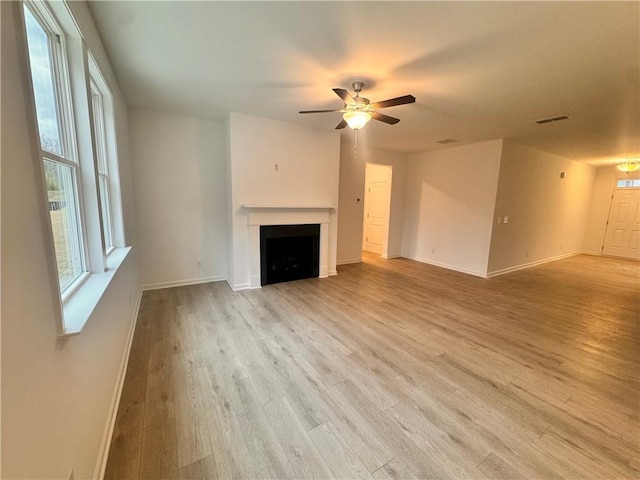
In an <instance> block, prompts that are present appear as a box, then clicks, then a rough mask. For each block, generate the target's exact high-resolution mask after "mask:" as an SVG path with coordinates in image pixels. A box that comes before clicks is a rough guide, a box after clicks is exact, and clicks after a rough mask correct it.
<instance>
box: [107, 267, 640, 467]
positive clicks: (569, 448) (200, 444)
mask: <svg viewBox="0 0 640 480" xmlns="http://www.w3.org/2000/svg"><path fill="white" fill-rule="evenodd" d="M639 273H640V272H639V264H638V263H637V262H632V261H624V260H617V259H610V258H601V257H591V256H584V255H582V256H576V257H571V258H568V259H564V260H560V261H557V262H553V263H549V264H545V265H542V266H538V267H534V268H530V269H527V270H523V271H519V272H514V273H511V274H507V275H503V276H500V277H496V278H493V279H488V280H487V279H480V278H475V277H471V276H468V275H464V274H461V273H457V272H451V271H447V270H443V269H440V268H436V267H433V266H429V265H424V264H420V263H417V262H413V261H410V260H405V259H392V260H381V259H379V258H376V257H374V256H371V255H366V256H365V261H364V262H363V263H361V264H354V265H345V266H342V267H339V275H338V276H336V277H331V278H327V279H310V280H302V281H297V282H290V283H283V284H278V285H270V286H267V287H265V288H262V289H259V290H252V291H242V292H232V291H231V290H230V288H229V287H228V286H227V284H226V283H210V284H202V285H193V286H188V287H179V288H171V289H164V290H154V291H147V292H145V293H144V295H143V298H142V304H141V308H140V313H139V317H138V323H137V326H136V331H135V336H134V340H133V346H132V351H131V356H130V361H129V366H128V370H127V376H126V380H125V384H124V390H123V393H122V399H121V402H120V408H119V411H118V416H117V420H116V426H115V431H114V435H113V439H112V443H111V449H110V454H109V460H108V465H107V469H106V478H113V479H123V478H152V479H159V478H184V479H192V478H193V479H195V478H198V479H200V478H203V479H204V478H296V479H298V478H343V479H346V478H349V479H351V478H363V479H365V478H366V479H371V478H375V479H387V478H438V479H445V478H456V479H457V478H466V479H469V478H472V479H480V478H492V479H493V478H508V479H513V478H537V479H541V478H543V479H553V478H572V479H575V478H594V479H596V478H597V479H609V478H638V477H640V470H639V469H640V462H639V455H640V424H639V421H640V418H639V417H640V379H639V372H640V335H639V333H640V287H639Z"/></svg>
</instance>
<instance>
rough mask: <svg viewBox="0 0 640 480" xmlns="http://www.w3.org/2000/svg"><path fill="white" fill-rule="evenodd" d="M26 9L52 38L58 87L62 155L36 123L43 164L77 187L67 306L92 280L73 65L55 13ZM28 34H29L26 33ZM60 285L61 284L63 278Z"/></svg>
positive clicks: (38, 5)
mask: <svg viewBox="0 0 640 480" xmlns="http://www.w3.org/2000/svg"><path fill="white" fill-rule="evenodd" d="M24 8H28V9H29V12H30V13H31V14H32V15H33V16H34V17H35V19H36V20H37V21H38V23H39V24H40V26H41V27H42V29H43V30H44V31H45V32H46V33H47V36H48V38H49V42H48V45H49V59H50V62H51V70H52V79H53V86H54V94H55V102H56V114H57V121H58V132H59V135H60V142H61V145H60V149H61V152H62V154H61V155H58V154H56V153H54V152H51V151H49V150H46V149H44V148H43V147H42V143H41V142H40V134H39V128H38V125H37V122H36V128H38V141H39V145H40V152H41V157H42V162H43V167H42V168H44V161H45V160H49V161H51V162H55V163H58V164H60V165H64V166H66V167H68V168H70V169H71V172H72V177H73V183H74V187H75V188H74V190H75V191H74V192H73V194H74V196H75V200H76V202H75V205H74V206H73V207H74V209H75V218H76V219H77V223H78V225H76V227H77V234H78V236H79V237H80V238H76V235H75V234H74V235H72V239H71V241H72V242H73V243H74V244H76V245H75V246H76V247H78V249H79V253H80V258H79V262H80V265H79V266H80V270H81V273H80V275H78V277H76V278H75V279H74V281H73V282H71V283H70V284H69V285H67V286H66V287H65V288H64V290H62V286H60V288H61V291H60V296H61V300H62V302H63V303H64V302H66V301H67V299H68V298H69V297H70V296H71V295H72V294H73V293H74V292H75V291H76V290H77V289H78V288H79V287H80V286H81V285H82V284H83V283H84V282H85V281H86V280H87V277H88V276H89V269H88V263H87V250H88V248H87V232H86V228H85V222H84V218H85V217H84V208H83V201H82V198H83V195H82V181H81V175H82V173H81V167H80V163H79V162H78V150H77V142H76V130H75V127H74V125H75V122H74V115H73V104H72V98H71V82H70V78H69V63H68V61H67V54H66V43H65V35H64V32H63V30H62V28H61V27H60V25H59V24H58V22H57V21H56V19H55V17H54V15H53V13H52V12H51V10H50V9H49V8H48V6H47V5H46V4H45V3H43V2H33V1H29V0H27V1H25V2H24ZM25 33H26V32H25ZM55 264H56V273H57V274H58V263H57V260H56V262H55ZM57 276H58V282H59V279H60V277H59V274H58V275H57Z"/></svg>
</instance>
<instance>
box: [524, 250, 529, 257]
mask: <svg viewBox="0 0 640 480" xmlns="http://www.w3.org/2000/svg"><path fill="white" fill-rule="evenodd" d="M524 257H525V258H529V250H526V251H525V252H524Z"/></svg>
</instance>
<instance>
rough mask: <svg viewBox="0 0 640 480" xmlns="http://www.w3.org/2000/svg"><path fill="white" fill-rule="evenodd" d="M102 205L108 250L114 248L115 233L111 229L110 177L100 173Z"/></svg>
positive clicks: (103, 229) (103, 227) (105, 243)
mask: <svg viewBox="0 0 640 480" xmlns="http://www.w3.org/2000/svg"><path fill="white" fill-rule="evenodd" d="M99 183H100V206H101V207H102V232H103V233H102V236H103V238H104V246H105V248H106V249H107V250H109V249H111V248H113V233H112V231H111V204H110V199H109V179H108V178H107V177H105V176H104V175H100V182H99Z"/></svg>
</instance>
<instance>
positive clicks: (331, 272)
mask: <svg viewBox="0 0 640 480" xmlns="http://www.w3.org/2000/svg"><path fill="white" fill-rule="evenodd" d="M337 274H338V270H329V275H328V276H329V277H333V276H334V275H337Z"/></svg>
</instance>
